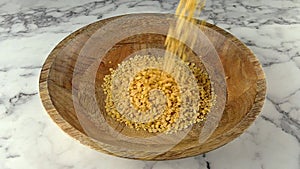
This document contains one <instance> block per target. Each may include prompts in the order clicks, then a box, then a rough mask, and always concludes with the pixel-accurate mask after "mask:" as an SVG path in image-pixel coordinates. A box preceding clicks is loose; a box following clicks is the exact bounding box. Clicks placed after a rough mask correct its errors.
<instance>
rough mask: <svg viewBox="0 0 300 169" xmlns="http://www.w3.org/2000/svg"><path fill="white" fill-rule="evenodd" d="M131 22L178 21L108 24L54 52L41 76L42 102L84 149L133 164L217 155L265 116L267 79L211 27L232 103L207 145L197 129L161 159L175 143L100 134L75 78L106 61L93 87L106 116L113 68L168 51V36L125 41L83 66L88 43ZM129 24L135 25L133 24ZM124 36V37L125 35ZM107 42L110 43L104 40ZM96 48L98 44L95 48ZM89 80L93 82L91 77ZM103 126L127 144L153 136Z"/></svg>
mask: <svg viewBox="0 0 300 169" xmlns="http://www.w3.org/2000/svg"><path fill="white" fill-rule="evenodd" d="M128 16H130V17H131V16H133V17H143V16H146V17H153V19H155V21H159V22H161V26H162V27H168V26H169V24H170V22H169V19H170V18H174V16H173V15H170V14H131V15H124V16H117V17H113V18H108V19H104V20H101V21H98V22H95V23H92V24H90V25H88V26H85V27H83V28H81V29H79V30H78V31H76V32H74V33H72V34H71V35H69V36H68V37H67V38H65V39H64V40H63V41H61V42H60V43H59V44H58V45H57V46H56V47H55V49H54V50H53V51H52V52H51V53H50V55H49V57H48V58H47V60H46V62H45V64H44V66H43V69H42V72H41V75H40V96H41V99H42V102H43V104H44V107H45V108H46V110H47V112H48V114H49V115H50V117H51V118H52V119H53V120H54V122H55V123H56V124H57V125H58V126H59V127H60V128H61V129H63V130H64V131H65V132H66V133H68V134H69V135H70V136H71V137H73V138H75V139H76V140H79V141H80V142H81V143H82V144H84V145H87V146H89V147H91V148H93V149H95V150H97V151H100V152H104V153H107V154H111V155H115V156H120V157H125V158H133V159H142V160H169V159H178V158H184V157H189V156H194V155H198V154H201V153H205V152H208V151H211V150H214V149H216V148H218V147H220V146H223V145H225V144H226V143H228V142H230V141H231V140H233V139H234V138H236V137H238V136H239V135H240V134H242V133H243V131H244V130H245V129H247V128H248V127H249V126H250V125H251V124H252V122H253V121H254V120H255V118H256V117H257V115H258V114H259V112H260V111H261V108H262V106H263V103H264V99H265V94H266V82H265V76H264V73H263V70H262V68H261V65H260V63H259V61H258V60H257V58H256V57H255V56H254V54H253V53H252V52H251V51H250V49H248V48H247V47H246V46H245V45H244V44H243V43H242V42H241V41H239V40H238V39H237V38H235V37H234V36H233V35H231V34H230V33H228V32H226V31H224V30H222V29H220V28H218V27H217V26H214V25H211V24H206V26H205V27H204V28H202V29H203V30H204V31H203V32H204V33H205V35H206V36H207V37H208V39H209V40H210V41H211V43H212V45H213V46H214V47H215V50H216V52H217V54H218V55H219V57H220V61H221V62H220V63H221V64H222V66H223V69H224V73H225V76H226V86H227V87H226V91H227V97H226V98H223V99H222V100H223V101H224V105H225V103H226V105H225V109H224V111H223V115H222V118H221V120H220V122H219V124H218V126H217V128H216V129H215V130H214V132H213V133H212V134H211V135H210V137H209V138H208V139H207V140H205V142H204V143H203V142H199V132H200V128H201V127H203V126H202V125H195V126H193V128H192V130H191V131H190V132H189V133H187V135H185V136H184V137H183V138H181V140H180V141H179V142H177V143H176V144H174V145H173V146H172V147H170V149H166V150H165V151H164V152H163V153H158V150H161V149H163V148H165V147H164V146H166V145H167V142H169V141H170V142H172V139H170V140H168V139H165V140H162V141H158V142H151V141H149V140H147V139H146V140H143V141H142V142H131V139H128V140H126V141H124V140H123V141H120V139H119V136H118V135H115V136H114V137H109V136H107V135H106V132H107V129H106V128H101V126H100V128H99V126H96V125H95V124H93V123H92V120H91V119H89V118H86V116H85V115H84V114H82V113H78V111H79V112H80V110H79V109H80V108H78V105H81V104H83V103H84V104H86V105H88V104H89V103H90V100H89V99H90V97H89V96H87V97H86V98H83V99H82V98H81V99H78V97H77V96H78V95H81V94H85V93H80V92H79V90H80V88H81V87H80V86H79V85H76V83H74V81H76V78H82V77H83V76H78V75H81V74H80V73H81V72H78V71H77V70H81V71H82V70H84V72H87V71H86V70H88V69H89V66H90V65H91V64H93V63H92V62H93V60H92V58H93V57H95V56H97V57H102V60H101V62H99V63H100V66H99V67H97V70H94V72H96V73H95V76H94V81H95V82H96V83H95V85H94V86H92V88H93V87H94V91H93V92H92V94H94V95H95V96H96V102H97V104H98V105H97V108H99V109H100V110H101V111H102V112H105V109H104V101H103V99H104V94H103V91H101V84H102V83H103V77H104V75H106V74H108V73H109V68H111V67H112V68H115V67H116V66H117V64H118V63H120V62H121V61H123V60H124V59H126V58H127V57H128V56H129V55H131V54H133V53H134V52H136V51H138V50H141V49H146V48H153V47H156V48H164V40H165V38H166V37H165V35H161V34H154V33H152V34H149V33H148V34H138V35H134V36H130V37H128V38H126V39H123V40H121V41H120V42H118V43H116V44H114V45H113V46H112V48H108V49H106V51H104V52H105V56H98V53H97V52H94V51H92V52H91V51H87V52H88V53H89V56H88V55H87V56H84V57H83V58H84V59H83V60H81V61H80V62H79V63H80V64H78V60H79V56H80V55H81V56H82V55H84V54H85V53H86V52H83V51H84V50H85V48H86V46H85V45H86V44H87V41H88V40H89V39H90V38H91V37H92V35H93V34H94V33H95V32H96V31H98V30H99V28H102V27H103V26H104V25H106V24H107V23H109V22H111V21H114V20H116V19H118V18H122V17H128ZM199 23H200V21H199ZM124 24H131V23H130V21H129V22H125V23H124ZM141 24H146V25H147V24H151V19H148V20H147V21H145V20H141ZM199 27H200V24H199ZM205 30H209V31H205ZM102 31H103V30H102ZM105 31H110V30H105ZM120 31H121V32H122V30H120ZM117 36H118V35H116V37H117ZM100 38H101V37H100ZM103 39H109V38H108V37H105V38H104V37H103ZM220 39H223V40H222V43H220ZM105 42H106V41H105ZM92 45H93V44H92ZM97 45H98V44H94V45H93V46H97ZM99 48H103V50H105V48H106V46H105V45H104V46H100V47H99ZM191 53H193V52H191ZM116 56H118V57H116ZM214 62H216V61H212V63H214ZM216 64H217V63H216ZM75 68H76V70H75ZM88 77H89V75H88ZM90 77H91V78H93V76H92V75H91V76H90ZM85 86H89V83H86V85H85ZM91 97H92V96H91ZM222 100H221V101H222ZM88 109H89V111H90V112H93V111H94V109H96V108H95V106H94V105H92V106H90V107H88ZM211 113H213V112H211ZM94 118H95V119H97V118H98V116H97V115H95V117H94ZM101 120H103V122H105V123H108V124H110V125H111V126H112V127H113V128H114V130H117V131H118V132H119V133H122V134H124V135H126V136H128V138H130V137H136V138H148V137H150V136H154V135H153V134H150V135H149V134H147V133H145V132H135V131H134V130H132V129H128V128H126V126H124V125H120V124H118V123H116V122H114V121H113V120H112V119H110V118H109V117H107V116H104V117H103V118H102V119H101ZM173 138H174V137H173Z"/></svg>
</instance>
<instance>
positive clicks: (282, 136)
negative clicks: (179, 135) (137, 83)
mask: <svg viewBox="0 0 300 169" xmlns="http://www.w3.org/2000/svg"><path fill="white" fill-rule="evenodd" d="M207 1H208V2H207V6H206V8H205V11H204V12H203V14H202V17H201V18H202V19H206V20H207V21H208V22H211V23H213V24H216V25H218V26H220V27H222V28H224V29H226V30H228V31H230V32H231V33H233V34H234V35H236V36H237V37H238V38H240V39H241V40H242V41H243V42H245V43H246V44H247V45H248V46H249V47H250V48H251V49H252V50H253V52H254V53H255V54H256V55H257V57H258V58H259V60H260V61H261V63H262V65H263V68H264V71H265V73H266V77H267V83H268V92H267V99H266V102H265V106H264V108H263V111H262V113H261V114H260V116H259V117H258V118H257V120H256V121H255V123H254V124H253V125H252V126H251V127H250V128H249V129H248V130H247V131H246V132H245V133H244V134H242V135H241V136H240V137H238V138H237V139H235V140H234V141H232V142H231V143H229V144H227V145H225V146H223V147H221V148H219V149H217V150H214V151H212V152H209V153H206V154H203V155H200V156H196V157H191V158H186V159H181V160H174V161H160V162H151V161H150V162H145V161H137V160H128V159H122V158H117V157H113V156H109V155H105V154H102V153H99V152H96V151H94V150H91V149H89V148H87V147H85V146H83V145H81V144H80V143H78V142H77V141H75V140H73V139H72V138H71V137H69V136H68V135H67V134H65V133H64V132H63V131H62V130H60V128H59V127H57V126H56V124H55V123H54V122H52V121H51V120H50V118H49V116H48V115H47V113H46V111H45V110H44V108H43V106H42V103H41V101H40V98H39V95H38V79H39V73H40V70H41V67H42V64H43V62H44V61H45V59H46V58H47V56H48V54H49V53H50V51H51V50H52V49H53V48H54V47H55V45H56V44H57V43H58V42H59V41H61V40H62V39H63V38H64V37H66V36H67V35H68V34H70V33H71V32H73V31H75V30H77V29H78V28H80V27H82V26H84V25H86V24H89V23H92V22H95V21H97V20H99V19H102V18H107V17H111V16H114V15H119V14H124V13H138V12H167V13H172V12H174V9H175V8H176V5H177V3H178V0H101V1H92V0H64V1H63V0H61V1H58V0H25V1H23V0H1V1H0V79H1V80H0V169H23V168H26V169H49V168H51V169H83V168H84V169H102V168H103V169H115V168H122V169H171V168H172V169H173V168H174V169H182V168H185V169H241V168H243V169H299V168H300V1H299V0H255V1H253V0H244V1H239V0H207Z"/></svg>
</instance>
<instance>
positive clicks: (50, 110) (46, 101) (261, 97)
mask: <svg viewBox="0 0 300 169" xmlns="http://www.w3.org/2000/svg"><path fill="white" fill-rule="evenodd" d="M127 15H166V16H174V14H166V13H130V14H122V15H116V16H113V17H109V18H105V19H101V20H98V21H96V22H93V23H91V24H88V25H85V26H83V27H81V28H80V29H78V30H76V31H75V32H72V33H71V34H69V35H68V36H67V37H65V38H64V39H63V40H61V41H60V42H59V43H58V44H57V45H56V46H55V47H54V49H53V50H52V51H51V52H50V54H49V55H48V57H47V59H46V60H45V62H44V64H43V67H42V70H41V72H40V78H39V95H40V98H41V101H42V104H43V106H44V108H45V110H46V112H47V114H48V115H49V116H50V118H51V119H52V120H53V121H54V122H55V123H56V124H57V125H58V126H59V127H60V128H61V129H62V130H63V131H64V132H65V133H67V134H68V135H69V136H71V137H72V138H73V139H75V140H77V141H79V142H80V143H81V144H83V145H86V146H88V147H90V148H91V149H94V150H97V151H100V152H103V153H106V154H110V155H113V156H117V157H122V158H129V159H136V160H155V161H161V159H156V158H153V159H139V158H130V157H124V156H121V155H117V154H113V153H111V152H109V151H106V150H105V149H102V148H100V147H99V145H98V144H97V143H98V141H96V140H94V139H92V138H90V137H88V136H87V135H85V134H84V133H82V132H80V131H79V130H77V129H76V128H75V127H73V126H72V125H71V124H70V123H68V122H67V121H66V120H65V119H64V118H63V117H62V116H61V115H60V113H59V112H58V111H57V110H56V108H55V106H54V104H53V102H52V100H51V96H50V93H49V91H48V77H49V74H50V70H51V67H52V63H53V61H54V60H55V58H56V56H57V54H58V53H59V51H60V48H61V47H63V46H66V45H67V44H68V42H70V41H71V40H72V39H73V37H75V36H77V35H78V34H80V33H81V32H82V31H83V30H84V29H86V28H88V27H90V26H92V25H94V24H96V23H98V22H101V21H104V20H109V19H115V18H118V17H122V16H127ZM197 21H198V22H201V20H198V19H197ZM205 26H206V27H209V28H211V29H213V30H215V31H217V32H218V33H220V34H222V35H224V36H225V37H226V38H229V39H230V40H231V41H232V43H234V44H235V45H237V46H238V47H240V48H242V50H244V51H246V52H247V53H248V58H249V60H250V61H251V63H252V64H253V67H254V70H255V73H256V75H257V77H258V79H257V82H256V84H257V90H256V97H255V100H254V103H253V105H252V107H251V109H250V110H249V111H248V112H247V114H246V115H245V116H244V117H243V118H242V119H241V121H240V122H239V123H238V124H237V125H235V126H234V127H233V128H231V129H230V130H228V131H227V132H226V133H223V134H221V135H219V136H218V137H216V138H215V139H218V138H220V137H226V135H228V136H229V135H230V136H231V138H230V140H229V141H228V142H226V143H224V144H222V145H219V146H216V147H214V148H212V149H211V150H209V151H212V150H215V149H217V148H220V147H222V146H224V145H226V144H228V143H229V142H231V141H232V140H234V139H235V138H237V137H238V136H239V135H241V134H242V133H243V132H244V130H246V129H247V128H248V127H250V125H251V124H252V123H253V122H254V120H255V119H256V118H257V116H258V115H259V113H260V112H261V110H262V107H263V105H264V102H265V97H266V79H265V74H264V71H263V69H262V66H261V64H260V62H259V60H258V58H257V57H256V56H255V55H254V53H253V52H252V51H251V49H249V48H248V47H247V46H246V45H245V44H244V43H243V42H241V41H240V40H239V39H238V38H237V37H235V36H234V35H232V34H231V33H229V32H227V31H225V30H224V29H222V28H220V27H218V26H216V25H213V24H210V23H206V25H205ZM245 119H253V120H250V121H249V120H245ZM207 152H208V151H207ZM204 153H206V152H204ZM199 154H202V153H199ZM199 154H196V155H199ZM191 156H195V155H186V156H184V157H175V158H170V160H173V159H181V158H187V157H191ZM168 160H169V159H168Z"/></svg>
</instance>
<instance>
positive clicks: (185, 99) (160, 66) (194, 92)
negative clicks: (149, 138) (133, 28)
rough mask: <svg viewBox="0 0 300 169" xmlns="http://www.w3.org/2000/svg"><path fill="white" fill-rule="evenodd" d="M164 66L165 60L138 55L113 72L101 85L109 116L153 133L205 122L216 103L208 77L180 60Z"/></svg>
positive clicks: (131, 126) (173, 130) (180, 128)
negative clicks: (214, 102)
mask: <svg viewBox="0 0 300 169" xmlns="http://www.w3.org/2000/svg"><path fill="white" fill-rule="evenodd" d="M168 62H170V60H168ZM165 63H166V58H164V57H160V56H149V55H143V56H141V55H136V56H134V57H132V58H129V59H127V60H125V61H123V62H122V63H120V64H119V65H118V67H117V68H116V69H110V74H108V75H106V76H105V77H104V83H103V85H102V88H103V91H104V93H105V94H106V99H105V110H106V113H107V115H108V116H110V117H112V118H113V119H115V120H116V121H118V122H120V123H124V124H125V125H126V126H128V127H130V128H133V129H136V130H145V131H148V132H150V133H157V132H166V133H174V132H177V131H180V130H183V129H185V128H188V127H190V126H192V125H193V124H195V123H200V122H203V121H204V120H205V118H206V116H207V114H208V113H209V112H210V108H211V107H212V104H213V91H212V88H211V82H210V80H209V75H208V74H207V72H206V71H205V70H203V68H200V67H197V65H195V64H194V63H189V62H184V61H182V60H181V59H180V58H178V59H177V58H176V57H174V59H172V61H171V63H172V64H168V65H169V66H167V67H166V64H165Z"/></svg>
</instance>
